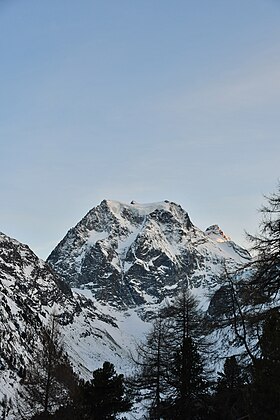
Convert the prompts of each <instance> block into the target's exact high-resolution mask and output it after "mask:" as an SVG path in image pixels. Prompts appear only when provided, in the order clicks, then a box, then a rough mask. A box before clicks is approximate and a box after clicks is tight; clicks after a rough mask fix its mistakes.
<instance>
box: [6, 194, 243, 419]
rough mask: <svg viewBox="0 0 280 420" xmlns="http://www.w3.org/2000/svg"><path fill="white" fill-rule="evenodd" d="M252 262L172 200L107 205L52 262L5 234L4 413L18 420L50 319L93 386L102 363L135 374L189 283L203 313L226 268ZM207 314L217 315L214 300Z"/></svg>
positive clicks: (66, 240)
mask: <svg viewBox="0 0 280 420" xmlns="http://www.w3.org/2000/svg"><path fill="white" fill-rule="evenodd" d="M249 259H250V255H249V253H248V252H247V251H246V250H244V249H243V248H241V247H239V246H238V245H236V244H235V243H234V242H233V241H231V239H230V238H229V237H228V236H227V235H225V234H224V233H223V232H222V230H221V229H220V228H219V227H218V226H217V225H213V226H211V227H209V228H208V229H206V231H205V232H203V231H202V230H200V229H198V228H197V227H195V226H194V225H193V223H192V221H191V220H190V218H189V216H188V214H187V212H186V211H185V210H183V209H182V208H181V207H180V206H179V205H177V204H175V203H172V202H168V201H164V202H160V203H153V204H145V205H143V204H138V203H135V202H132V203H130V204H125V203H120V202H117V201H109V200H104V201H102V202H101V204H100V205H99V206H97V207H95V208H93V209H92V210H90V211H89V212H88V214H87V215H86V216H85V217H84V218H83V219H82V220H81V221H80V222H79V223H78V224H77V225H76V226H75V227H74V228H72V229H70V230H69V232H68V233H67V234H66V236H65V237H64V239H62V241H61V242H60V243H59V244H58V246H57V247H56V248H55V249H54V251H53V252H52V253H51V255H50V256H49V258H48V260H47V263H46V262H44V261H42V260H40V259H39V258H38V257H37V256H36V255H35V254H34V253H33V252H32V250H30V248H29V247H28V246H27V245H24V244H22V243H20V242H18V241H16V240H15V239H12V238H10V237H8V236H7V235H5V234H2V233H0V300H1V313H0V413H1V400H3V398H4V399H5V398H7V399H8V400H9V398H11V399H12V402H13V404H14V408H11V409H10V412H9V415H8V416H7V417H6V418H7V419H9V420H17V419H18V418H19V417H18V414H17V411H16V403H15V401H16V400H17V399H20V397H19V395H20V394H18V392H17V391H18V390H20V387H21V385H20V380H21V372H22V370H23V369H25V368H26V367H28V366H29V365H30V364H32V362H33V357H34V351H35V350H38V349H43V330H44V328H45V327H46V326H48V325H49V323H50V319H51V317H52V316H53V315H55V317H56V319H57V322H58V325H59V331H60V334H61V337H62V340H63V343H64V349H65V352H66V353H67V355H68V357H69V360H70V362H71V364H72V366H73V369H74V370H75V371H76V372H77V373H78V374H79V375H80V376H81V377H83V378H85V379H89V378H90V377H91V373H92V371H93V370H94V369H96V368H98V367H100V366H101V365H102V363H103V362H104V361H105V360H108V361H110V362H112V363H114V365H115V367H116V370H117V371H120V372H122V373H125V374H126V373H130V372H131V371H132V369H133V364H132V360H131V353H133V352H134V351H135V347H136V343H139V341H140V340H141V339H143V338H144V335H145V333H146V332H148V330H149V329H150V326H151V323H150V320H151V318H152V317H153V316H154V315H155V314H156V313H157V310H158V308H159V306H160V305H161V304H162V303H164V302H165V299H166V298H167V299H172V297H174V296H176V295H177V294H178V292H179V290H180V288H181V287H182V286H183V285H186V284H188V286H189V287H190V288H191V289H192V290H193V292H194V294H195V295H196V296H197V297H198V298H199V299H200V301H201V306H202V307H203V309H204V310H206V309H207V308H208V305H209V300H210V298H209V292H211V294H213V292H214V291H215V290H219V289H220V287H221V285H222V278H221V275H220V274H221V272H222V269H223V265H224V263H226V264H227V266H229V267H232V268H236V267H238V266H239V265H240V264H242V263H243V262H244V261H248V260H249ZM218 303H219V304H220V300H219V299H218ZM214 306H215V305H214ZM211 308H212V313H215V308H213V301H212V307H211ZM221 334H222V333H221ZM221 342H222V339H221ZM218 352H219V349H218V348H217V353H218ZM10 406H11V404H10ZM133 415H134V416H136V417H134V418H137V413H134V414H133Z"/></svg>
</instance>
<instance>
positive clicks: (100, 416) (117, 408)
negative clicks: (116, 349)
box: [82, 362, 131, 420]
mask: <svg viewBox="0 0 280 420" xmlns="http://www.w3.org/2000/svg"><path fill="white" fill-rule="evenodd" d="M82 397H83V410H84V415H86V416H87V417H82V418H87V419H92V420H112V419H115V418H116V415H117V414H118V413H122V412H125V411H129V409H130V408H131V402H130V401H129V399H128V398H127V397H126V396H125V386H124V377H123V375H122V374H117V373H116V371H115V368H114V365H113V364H112V363H109V362H104V363H103V367H102V368H100V369H97V370H95V371H94V372H93V379H92V380H91V381H90V382H86V383H85V384H84V385H83V387H82Z"/></svg>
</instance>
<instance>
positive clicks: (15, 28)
mask: <svg viewBox="0 0 280 420" xmlns="http://www.w3.org/2000/svg"><path fill="white" fill-rule="evenodd" d="M279 111H280V1H277V0H172V1H171V0H99V1H94V0H82V1H79V2H78V1H77V0H76V1H74V0H48V1H38V0H24V1H23V0H10V1H9V0H0V149H1V150H0V185H1V190H0V191H1V207H0V230H1V231H3V232H4V233H6V234H8V235H10V236H13V237H15V238H16V239H18V240H20V241H22V242H25V243H27V244H28V245H29V246H30V247H31V248H32V249H33V250H34V251H35V252H36V253H37V254H38V255H39V256H41V257H43V258H45V257H47V255H48V254H49V252H50V251H51V250H52V248H53V247H54V246H55V245H56V244H57V243H58V241H59V240H60V239H61V238H62V237H63V236H64V234H65V233H66V231H67V230H68V229H69V228H70V227H72V226H73V225H75V224H76V223H77V222H78V221H79V220H80V219H81V217H82V216H83V215H84V214H85V213H86V212H87V211H88V210H89V209H90V208H92V207H94V206H96V205H97V204H99V202H100V201H101V200H102V199H104V198H111V199H116V200H120V201H127V202H129V201H131V200H132V199H133V200H136V201H139V202H152V201H161V200H164V199H168V200H171V201H175V202H177V203H179V204H181V205H182V207H183V208H185V209H186V210H187V211H188V212H189V214H190V217H191V219H192V220H193V222H194V223H195V224H196V225H197V226H198V227H200V228H201V229H205V228H206V227H207V226H208V225H210V224H213V223H218V224H219V225H220V226H221V228H222V229H223V230H224V231H225V232H226V233H227V234H229V235H230V236H231V237H232V238H233V239H234V240H236V241H237V242H239V243H241V244H243V245H244V244H245V240H244V234H243V232H244V229H247V230H249V231H250V232H252V233H254V232H255V231H256V229H257V222H258V214H257V212H256V209H257V207H259V206H260V205H261V203H262V202H263V198H262V194H266V193H269V192H271V191H273V190H274V189H275V187H276V184H277V179H278V177H279V176H280V174H279V166H280V165H279V162H280V157H279V156H280V150H279V149H280V147H279V146H280V141H279V133H280V115H279Z"/></svg>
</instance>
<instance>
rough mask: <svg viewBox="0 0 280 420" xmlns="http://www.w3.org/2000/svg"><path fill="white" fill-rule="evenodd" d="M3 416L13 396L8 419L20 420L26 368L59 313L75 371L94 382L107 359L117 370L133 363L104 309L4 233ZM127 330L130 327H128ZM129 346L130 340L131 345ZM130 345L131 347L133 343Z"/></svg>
mask: <svg viewBox="0 0 280 420" xmlns="http://www.w3.org/2000/svg"><path fill="white" fill-rule="evenodd" d="M0 302H1V311H0V413H1V401H3V400H5V399H7V400H9V399H10V398H11V400H12V403H13V405H14V408H13V409H12V408H11V409H10V413H9V416H8V417H7V418H8V419H14V420H18V418H19V415H18V413H17V411H16V410H17V407H16V401H17V399H20V396H19V395H18V394H17V391H18V390H19V389H20V380H21V376H22V372H23V370H25V369H26V368H27V367H28V366H30V364H32V363H33V357H34V352H35V351H38V349H43V340H44V339H43V333H44V328H45V327H46V326H48V325H49V323H50V319H51V316H52V315H55V317H56V320H57V322H58V326H59V331H60V334H61V337H62V340H63V345H64V349H65V351H66V352H67V354H68V357H69V359H70V362H71V364H72V366H73V368H74V370H75V371H76V372H77V373H78V374H79V375H80V376H81V377H83V378H85V379H89V378H90V377H91V373H92V370H93V369H95V368H97V367H99V366H100V365H101V364H102V363H103V361H104V358H105V359H108V360H111V361H112V362H114V364H115V365H116V367H117V368H118V369H120V368H122V369H123V368H124V367H125V365H126V362H127V360H128V349H127V348H126V346H125V345H124V342H129V339H127V337H126V335H125V332H124V331H123V332H122V333H121V332H120V330H119V327H118V325H117V322H116V318H115V317H114V316H112V315H111V314H110V313H109V312H110V311H108V310H107V311H106V310H103V308H102V305H99V304H98V302H96V305H95V304H94V302H93V301H92V300H91V299H87V298H86V297H85V296H83V295H81V294H77V293H75V292H72V291H71V289H70V288H69V287H68V286H67V285H66V284H65V283H64V281H63V280H62V279H61V278H60V277H59V276H58V275H57V274H56V273H54V271H53V270H52V269H51V267H50V266H49V265H48V264H46V263H45V262H44V261H42V260H40V259H39V258H38V257H37V256H36V255H35V254H34V253H33V252H32V251H31V250H30V248H29V247H28V246H27V245H24V244H22V243H20V242H18V241H16V240H15V239H12V238H10V237H8V236H7V235H5V234H3V233H0ZM124 329H125V328H124ZM129 343H130V342H129ZM129 345H131V343H130V344H129Z"/></svg>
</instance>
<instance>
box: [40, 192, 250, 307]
mask: <svg viewBox="0 0 280 420" xmlns="http://www.w3.org/2000/svg"><path fill="white" fill-rule="evenodd" d="M248 259H250V255H249V253H248V252H247V251H246V250H244V249H242V248H241V247H239V246H238V245H236V244H235V243H234V242H232V241H231V240H230V238H228V237H227V236H226V235H225V234H224V233H223V232H222V231H221V229H220V228H219V227H218V226H217V225H213V226H211V227H210V228H208V229H207V230H206V232H203V231H201V230H200V229H198V228H197V227H195V226H194V225H193V223H192V222H191V220H190V218H189V216H188V213H187V212H186V211H185V210H183V209H182V208H181V207H180V206H179V205H177V204H175V203H172V202H168V201H165V202H160V203H153V204H145V205H142V204H138V203H135V202H132V203H130V204H124V203H120V202H116V201H109V200H104V201H102V202H101V204H100V205H99V206H97V207H95V208H93V209H92V210H90V211H89V212H88V214H87V215H86V216H85V217H84V218H83V219H82V220H81V221H80V222H79V223H78V224H77V225H76V226H75V227H74V228H72V229H70V230H69V232H68V233H67V235H66V236H65V237H64V239H63V240H62V241H61V242H60V243H59V244H58V246H57V247H56V248H55V250H54V251H53V252H52V253H51V255H50V256H49V258H48V260H47V261H48V263H49V264H50V265H51V266H52V267H53V269H54V270H55V271H56V272H57V273H59V274H60V276H61V277H62V278H63V279H64V280H65V281H66V283H67V284H68V285H69V286H71V287H78V288H83V289H89V290H91V292H92V294H93V295H94V296H95V298H96V299H97V300H99V301H104V302H107V303H110V304H111V305H115V306H119V307H133V306H135V305H141V304H145V303H148V302H160V301H162V300H163V299H164V298H165V297H166V296H172V295H173V294H174V292H175V291H176V289H178V288H179V287H180V285H181V284H182V283H186V282H187V283H188V284H189V287H191V288H196V289H199V288H202V289H205V291H206V290H209V289H212V288H213V287H216V285H217V284H218V283H219V281H220V272H221V269H222V266H223V264H224V261H227V263H228V265H230V266H234V265H236V264H238V263H240V262H244V261H245V260H248Z"/></svg>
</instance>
